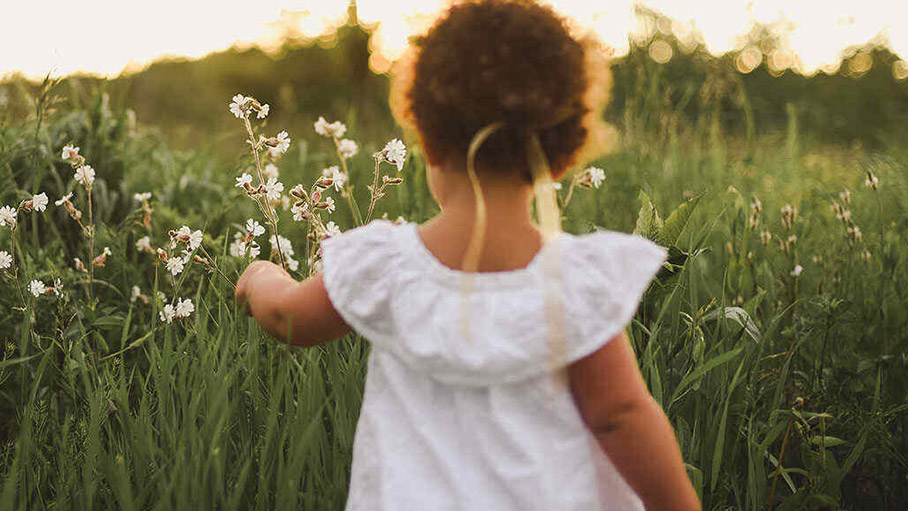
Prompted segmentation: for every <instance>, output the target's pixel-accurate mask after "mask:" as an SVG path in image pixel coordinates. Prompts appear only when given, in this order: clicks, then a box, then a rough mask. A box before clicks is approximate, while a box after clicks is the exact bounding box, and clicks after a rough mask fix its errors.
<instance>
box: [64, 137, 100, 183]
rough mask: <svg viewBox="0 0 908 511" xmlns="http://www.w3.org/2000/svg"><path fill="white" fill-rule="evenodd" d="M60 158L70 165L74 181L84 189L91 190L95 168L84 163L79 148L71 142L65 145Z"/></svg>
mask: <svg viewBox="0 0 908 511" xmlns="http://www.w3.org/2000/svg"><path fill="white" fill-rule="evenodd" d="M61 158H63V159H64V160H66V161H68V162H69V164H70V165H71V166H72V168H73V170H74V171H75V175H74V178H75V180H76V182H78V183H79V184H80V185H82V186H84V187H85V189H86V190H91V185H92V184H94V182H95V169H93V168H91V166H90V165H86V164H85V158H84V157H83V156H82V155H80V154H79V148H78V147H75V146H73V145H72V144H70V145H67V146H66V147H64V148H63V152H62V154H61Z"/></svg>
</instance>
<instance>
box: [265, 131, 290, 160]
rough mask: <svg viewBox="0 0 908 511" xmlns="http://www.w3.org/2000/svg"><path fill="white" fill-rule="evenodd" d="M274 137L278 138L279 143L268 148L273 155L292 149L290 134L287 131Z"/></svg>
mask: <svg viewBox="0 0 908 511" xmlns="http://www.w3.org/2000/svg"><path fill="white" fill-rule="evenodd" d="M274 138H275V139H276V140H277V145H276V146H274V147H272V148H270V149H269V150H268V151H269V152H270V153H271V155H272V156H278V155H281V154H284V153H286V152H287V150H288V149H290V135H288V134H287V132H286V131H282V132H280V133H278V134H277V136H276V137H274Z"/></svg>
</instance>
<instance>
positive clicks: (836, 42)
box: [0, 0, 908, 77]
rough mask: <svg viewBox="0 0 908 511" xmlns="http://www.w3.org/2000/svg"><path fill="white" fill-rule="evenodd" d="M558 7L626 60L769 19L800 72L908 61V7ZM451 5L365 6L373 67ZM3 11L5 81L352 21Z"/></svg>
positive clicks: (311, 5) (649, 3)
mask: <svg viewBox="0 0 908 511" xmlns="http://www.w3.org/2000/svg"><path fill="white" fill-rule="evenodd" d="M553 3H554V4H555V5H556V7H557V8H558V9H559V10H560V11H561V12H563V13H565V14H567V15H569V16H570V17H572V18H573V19H575V20H576V21H577V22H578V23H579V24H580V25H581V26H582V27H586V28H589V29H592V30H594V31H595V32H596V33H598V34H599V36H600V37H601V39H602V40H603V41H604V42H605V43H607V44H608V45H610V46H612V47H614V48H615V50H616V53H617V54H618V55H620V54H622V53H623V52H626V51H627V47H628V38H629V37H641V36H644V35H645V34H647V33H653V31H655V30H659V31H663V32H666V31H668V32H672V33H674V34H675V35H676V36H677V37H679V39H681V40H682V41H685V40H687V41H689V42H690V44H691V45H694V44H697V43H700V44H703V45H704V47H705V48H707V49H708V50H709V51H711V52H713V53H715V54H720V53H724V52H727V51H729V50H734V49H743V48H744V44H743V41H742V38H741V36H742V35H743V34H746V33H747V32H748V31H749V30H750V28H751V27H752V26H753V24H754V23H756V22H759V23H764V24H771V25H772V26H773V27H775V29H776V30H777V31H778V33H779V34H780V35H781V36H782V39H783V41H784V42H785V43H786V45H787V47H788V48H789V49H790V50H791V52H783V53H780V54H778V55H772V56H770V57H771V59H772V60H773V62H770V63H771V64H775V65H778V66H781V67H788V66H789V65H791V66H795V65H797V64H798V62H800V65H799V69H801V70H803V71H805V72H813V71H816V70H817V69H828V70H832V69H835V68H836V67H837V65H838V62H839V60H840V56H841V53H842V51H843V50H845V49H846V48H847V47H849V46H852V45H859V44H864V43H866V42H868V41H871V40H875V38H880V39H879V40H881V41H884V42H885V43H886V44H888V45H889V46H890V48H891V49H892V50H893V51H894V52H896V53H897V54H899V55H901V56H903V57H908V16H906V14H908V6H905V5H900V4H898V3H892V2H885V1H884V0H865V1H863V2H846V1H835V0H833V1H817V0H808V1H802V2H791V1H787V0H753V1H746V0H728V1H725V2H715V1H712V0H688V1H686V2H677V1H673V0H646V1H645V2H643V3H642V5H644V6H646V7H649V8H652V9H655V10H657V11H659V12H661V13H663V14H665V15H666V16H668V17H670V18H672V19H673V20H675V21H674V22H673V23H667V24H666V25H668V26H660V27H647V26H645V25H643V24H642V23H641V20H640V19H635V16H634V4H633V2H631V1H629V0H604V1H601V2H596V3H595V7H593V6H591V2H589V1H587V0H556V1H554V2H553ZM250 5H253V6H254V7H250ZM444 5H446V1H444V0H396V1H379V0H361V1H360V2H358V13H359V18H360V21H361V22H363V23H364V24H367V25H369V26H371V27H375V29H376V31H377V32H376V35H375V37H374V38H373V45H374V48H373V49H374V50H376V55H375V56H374V58H373V60H372V65H373V69H375V70H377V71H384V70H386V69H387V68H388V66H389V64H390V62H391V61H392V60H393V59H394V58H395V57H396V56H398V55H399V54H400V53H401V52H402V51H403V49H404V48H405V47H406V44H407V39H408V37H409V36H410V35H412V34H414V33H417V32H419V31H421V30H423V29H424V28H425V27H426V26H428V24H429V23H431V20H432V19H433V17H434V15H435V14H437V12H438V11H439V10H440V9H441V8H442V7H443V6H444ZM3 11H4V18H5V19H6V20H9V21H8V22H7V24H6V26H4V27H3V30H0V44H2V45H3V47H4V48H6V50H5V51H3V52H2V53H0V74H6V73H11V72H22V73H24V74H26V75H27V76H32V77H37V76H42V75H44V74H46V73H48V72H50V71H52V72H53V73H54V74H55V75H58V76H59V75H65V74H69V73H73V72H89V73H95V74H101V75H106V76H116V75H118V74H120V73H121V72H123V71H131V70H136V69H141V67H142V66H144V65H147V64H148V63H150V62H151V61H153V60H155V59H158V58H162V57H167V56H184V57H189V58H198V57H201V56H203V55H205V54H207V53H209V52H212V51H218V50H223V49H226V48H229V47H230V46H232V45H238V46H241V47H247V46H251V45H254V44H258V45H260V46H262V47H264V48H265V49H268V48H269V47H272V46H274V45H275V43H276V41H279V40H280V38H281V37H282V35H284V34H286V33H287V28H288V26H289V27H292V28H293V31H294V32H295V33H297V34H299V35H303V36H307V37H317V36H318V35H320V34H322V33H324V32H325V31H328V30H331V29H332V28H333V27H335V26H337V25H339V24H341V23H343V22H344V19H345V16H346V11H347V2H346V1H343V0H336V1H330V2H326V1H321V2H316V1H312V0H290V1H284V2H277V1H274V0H262V1H259V2H255V3H254V4H243V3H239V2H234V1H226V2H214V1H209V0H206V1H193V2H186V1H177V0H160V1H158V2H155V3H151V2H143V3H138V4H136V3H133V2H114V1H109V0H105V1H101V0H88V1H85V2H71V1H62V0H51V1H49V2H41V3H38V2H14V3H7V5H5V6H4V7H3ZM12 20H14V21H13V22H10V21H12ZM12 48H14V49H15V51H13V50H11V49H12ZM669 50H670V48H669ZM650 55H651V56H652V57H653V58H654V59H657V60H659V59H662V60H666V59H670V58H671V55H670V54H669V53H668V52H666V49H665V48H663V47H658V46H657V47H655V48H650ZM762 59H763V55H762V54H760V52H753V51H751V52H745V53H744V54H742V55H741V57H739V66H738V67H739V69H742V70H745V71H746V70H748V69H752V68H753V67H756V65H758V64H759V63H760V62H761V61H762ZM896 67H897V69H896V70H894V72H895V73H896V75H897V76H898V75H899V74H901V75H905V74H908V71H906V69H908V68H906V66H905V65H902V64H900V65H897V66H896Z"/></svg>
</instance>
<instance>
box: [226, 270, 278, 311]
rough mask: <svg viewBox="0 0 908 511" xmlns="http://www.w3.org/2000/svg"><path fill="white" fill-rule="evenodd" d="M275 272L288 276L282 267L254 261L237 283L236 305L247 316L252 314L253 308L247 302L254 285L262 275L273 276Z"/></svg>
mask: <svg viewBox="0 0 908 511" xmlns="http://www.w3.org/2000/svg"><path fill="white" fill-rule="evenodd" d="M273 272H276V273H279V274H283V275H287V276H288V277H289V275H288V274H287V272H285V271H284V270H283V269H282V268H281V267H280V266H278V265H276V264H274V263H272V262H270V261H261V260H259V261H254V262H253V263H252V264H250V265H249V266H248V267H247V268H246V271H244V272H243V275H242V276H241V277H240V280H239V281H238V282H237V283H236V295H235V297H236V304H237V307H239V308H240V309H244V310H245V312H246V314H247V315H251V314H252V307H251V305H250V304H249V303H247V300H248V298H249V292H250V290H251V288H252V285H253V284H254V283H255V281H256V279H257V278H260V277H261V276H262V275H265V274H271V273H273Z"/></svg>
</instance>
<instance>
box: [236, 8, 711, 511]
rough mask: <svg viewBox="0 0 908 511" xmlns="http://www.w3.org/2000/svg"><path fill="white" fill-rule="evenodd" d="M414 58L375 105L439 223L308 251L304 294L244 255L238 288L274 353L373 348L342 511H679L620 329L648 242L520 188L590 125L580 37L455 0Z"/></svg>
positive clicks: (345, 237)
mask: <svg viewBox="0 0 908 511" xmlns="http://www.w3.org/2000/svg"><path fill="white" fill-rule="evenodd" d="M415 48H416V50H415V51H414V53H413V54H412V55H411V56H410V58H408V59H405V60H403V61H402V62H403V64H401V67H399V68H398V69H397V70H396V72H395V83H394V92H393V93H392V106H393V108H394V111H395V114H396V115H397V117H398V119H399V120H400V121H401V122H402V123H403V124H404V125H406V126H407V127H409V128H414V129H415V131H416V133H417V134H418V137H419V141H420V143H421V146H422V148H423V150H424V152H425V154H426V157H427V160H428V169H427V175H428V181H429V187H430V189H431V191H432V194H433V196H434V197H435V198H436V200H437V201H438V203H439V205H440V206H441V213H440V214H439V215H438V216H436V217H435V218H434V219H432V220H431V221H429V222H427V223H425V224H423V225H416V224H403V225H395V224H392V223H390V222H386V221H376V222H372V223H371V224H369V225H366V226H364V227H361V228H358V229H354V230H351V231H348V232H346V233H343V234H340V235H337V236H333V237H331V238H328V239H325V240H324V241H323V242H322V250H323V258H322V265H323V271H322V273H321V274H317V275H315V276H313V277H311V278H309V279H307V280H305V281H303V282H297V281H294V280H293V279H292V278H291V277H290V276H289V275H287V274H286V273H285V272H284V271H283V270H281V269H280V267H278V266H276V265H274V264H271V263H268V262H264V261H258V262H256V263H254V264H252V265H250V266H249V268H248V269H247V270H246V272H245V273H244V274H243V276H242V277H241V279H240V281H239V283H238V286H237V294H236V298H237V301H238V303H239V304H241V305H245V306H247V307H248V308H249V310H250V311H251V314H252V315H254V316H255V318H256V319H257V320H258V321H259V323H260V324H261V325H262V327H263V328H264V329H265V330H266V331H267V332H269V333H270V334H271V335H273V336H275V337H277V338H279V339H283V340H285V341H286V342H290V343H292V344H296V345H300V346H313V345H315V344H318V343H321V342H325V341H328V340H331V339H334V338H337V337H339V336H342V335H344V334H346V333H347V332H349V331H350V330H351V329H352V330H355V331H356V332H358V333H360V334H362V335H363V336H365V337H366V338H368V339H369V340H370V341H371V342H372V352H371V354H370V358H369V365H368V376H367V380H366V391H365V396H364V400H363V406H362V411H361V414H360V419H359V423H358V425H357V430H356V437H355V440H354V452H353V468H352V476H351V482H350V493H349V497H348V501H347V509H348V510H408V509H412V510H420V511H422V510H471V511H472V510H477V511H479V510H482V511H486V510H490V511H505V510H515V511H517V510H520V511H526V510H540V511H542V510H544V511H552V510H559V511H568V510H571V511H573V510H577V511H581V510H583V511H587V510H594V509H595V510H599V509H609V510H629V509H642V508H643V506H645V507H646V509H649V510H695V509H699V508H700V505H699V502H698V499H697V495H696V493H695V492H694V490H693V487H692V486H691V484H690V482H689V480H688V478H687V475H686V473H685V470H684V467H683V464H682V460H681V456H680V451H679V449H678V446H677V444H676V441H675V438H674V435H673V432H672V429H671V425H670V424H669V422H668V420H667V419H666V417H665V415H664V414H663V412H662V410H661V409H660V407H659V406H658V405H657V404H656V403H655V402H654V401H653V399H652V397H651V396H650V395H649V393H648V392H647V390H646V387H645V384H644V382H643V379H642V378H641V375H640V371H639V369H638V368H637V364H636V360H635V358H634V354H633V351H632V350H631V347H630V345H629V342H628V340H627V338H626V337H625V334H624V333H623V330H624V328H625V327H626V325H627V324H628V323H629V321H630V320H631V318H632V317H633V315H634V311H635V310H636V308H637V304H638V302H639V301H640V298H641V296H642V295H643V293H644V291H645V290H646V288H647V286H648V285H649V282H650V280H651V279H652V277H653V276H654V274H655V273H656V271H657V270H658V269H659V267H660V266H661V264H662V263H663V261H664V259H665V251H664V250H663V249H662V248H660V247H658V246H656V245H655V244H653V243H651V242H649V241H647V240H645V239H643V238H640V237H637V236H631V235H626V234H620V233H615V232H608V231H603V232H599V233H595V234H587V235H579V236H575V235H569V234H563V233H558V232H554V233H549V232H548V231H547V229H545V228H544V227H546V226H545V225H543V226H542V227H543V228H542V229H540V227H537V226H536V225H535V224H534V223H533V221H532V219H531V213H530V210H531V208H530V205H531V200H532V193H533V190H534V187H533V183H534V182H536V184H537V186H536V190H537V192H538V191H539V190H546V189H547V190H549V191H551V189H552V187H551V179H552V178H558V177H559V176H561V175H562V174H563V173H564V172H565V171H566V169H567V168H568V167H571V166H573V165H576V164H577V163H579V162H581V161H583V159H584V158H587V157H589V155H592V154H594V151H593V150H592V149H591V148H596V147H599V148H600V150H601V143H602V141H603V139H604V137H603V136H602V134H603V133H607V132H606V131H603V125H602V124H601V121H600V119H601V110H602V107H603V105H604V102H605V96H606V95H605V94H604V93H603V92H604V91H605V90H606V89H607V76H605V75H602V74H601V73H602V72H603V70H604V69H605V67H603V66H602V65H601V61H600V63H599V65H598V66H597V65H594V63H595V62H597V61H596V58H595V57H596V55H597V52H596V49H595V47H594V46H593V44H592V42H591V41H590V40H589V39H584V40H578V39H576V38H574V37H573V36H571V34H570V32H569V30H568V28H567V26H566V22H565V21H564V20H562V19H561V18H560V17H559V16H557V15H556V14H555V13H554V12H552V11H551V9H549V8H547V7H542V6H539V5H537V4H535V3H532V2H529V1H524V0H512V1H504V0H502V1H495V0H474V1H468V2H462V3H458V4H456V5H454V6H453V7H451V8H450V9H448V10H447V11H446V12H445V13H444V14H443V15H442V16H441V18H440V19H439V20H438V21H437V22H436V23H435V25H434V26H433V27H432V28H431V29H430V30H429V31H428V32H427V34H426V35H425V36H423V37H422V38H420V39H418V40H416V41H415ZM597 72H598V73H600V74H599V75H597ZM477 133H478V134H479V135H478V136H477ZM477 148H478V149H477ZM534 155H535V156H538V155H544V157H545V158H537V157H534ZM546 161H547V162H548V164H549V165H550V167H549V168H550V170H548V172H543V171H541V170H540V169H542V170H547V168H546V166H545V162H546ZM540 162H542V163H540ZM540 183H543V184H544V185H545V186H540ZM545 197H546V196H545V194H544V193H541V194H540V200H539V201H537V204H538V205H539V207H538V208H537V209H538V210H539V211H540V216H543V215H544V214H545V211H546V209H547V208H545V207H544V205H545V202H546V200H545ZM556 217H557V215H556ZM549 218H550V220H549V227H551V225H552V220H551V218H554V217H549ZM555 221H556V222H557V220H555ZM543 224H545V222H543ZM557 375H565V376H566V377H567V378H566V380H562V379H559V378H557V377H556V376H557ZM564 382H566V383H567V384H568V385H562V384H561V383H564Z"/></svg>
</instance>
